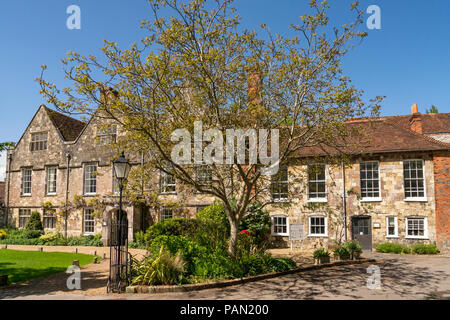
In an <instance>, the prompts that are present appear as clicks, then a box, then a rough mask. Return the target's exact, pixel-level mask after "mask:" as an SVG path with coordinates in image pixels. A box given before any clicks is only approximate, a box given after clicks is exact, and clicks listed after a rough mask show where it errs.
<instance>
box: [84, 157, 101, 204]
mask: <svg viewBox="0 0 450 320" xmlns="http://www.w3.org/2000/svg"><path fill="white" fill-rule="evenodd" d="M90 167H95V170H94V171H93V172H90V175H92V174H93V173H94V174H95V176H94V178H92V176H90V177H87V174H88V168H90ZM97 171H98V165H97V164H96V163H87V164H85V165H84V170H83V194H84V195H87V196H90V195H96V194H97ZM92 181H94V182H95V192H92V191H90V190H91V188H89V192H86V190H87V187H88V185H89V186H91V185H90V183H92ZM88 183H89V184H88Z"/></svg>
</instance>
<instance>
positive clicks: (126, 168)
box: [109, 152, 131, 292]
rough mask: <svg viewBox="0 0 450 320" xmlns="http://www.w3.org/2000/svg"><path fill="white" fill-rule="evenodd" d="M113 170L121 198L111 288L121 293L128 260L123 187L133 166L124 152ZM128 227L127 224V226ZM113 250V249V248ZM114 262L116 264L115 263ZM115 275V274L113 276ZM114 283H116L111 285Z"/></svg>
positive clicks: (112, 258) (111, 257)
mask: <svg viewBox="0 0 450 320" xmlns="http://www.w3.org/2000/svg"><path fill="white" fill-rule="evenodd" d="M113 168H114V175H115V177H116V178H117V180H118V183H119V190H120V198H119V214H118V220H117V230H116V231H117V233H116V235H117V239H116V242H115V243H111V247H112V245H114V246H115V247H116V248H115V250H114V254H113V252H112V250H111V256H110V259H111V260H110V284H109V286H111V287H112V288H111V289H112V290H113V291H119V292H120V291H121V289H122V288H121V287H122V279H121V277H122V266H123V263H124V262H125V265H126V259H127V254H128V253H127V252H126V251H125V252H123V250H122V248H121V247H122V244H123V241H122V240H123V239H122V237H123V234H124V230H122V229H123V227H124V223H123V221H122V220H123V217H122V215H123V212H122V191H123V186H124V182H125V180H126V179H127V178H128V174H129V173H130V170H131V165H130V163H129V162H128V160H127V159H126V158H125V154H124V152H122V155H121V156H120V158H119V159H117V160H115V161H113ZM125 227H126V224H125ZM111 231H112V226H111ZM112 240H113V239H112V233H111V242H112ZM111 249H112V248H111ZM123 253H125V257H122V254H123ZM122 258H124V259H125V261H121V260H122ZM113 261H114V262H113ZM112 273H115V274H112ZM112 281H114V282H115V283H111V282H112Z"/></svg>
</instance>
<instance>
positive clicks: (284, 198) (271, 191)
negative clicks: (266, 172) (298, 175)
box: [270, 164, 289, 202]
mask: <svg viewBox="0 0 450 320" xmlns="http://www.w3.org/2000/svg"><path fill="white" fill-rule="evenodd" d="M281 168H286V171H287V172H286V174H287V180H286V181H283V180H276V181H274V180H273V179H275V178H276V177H277V176H278V174H276V175H273V176H272V177H271V181H270V195H271V197H272V201H273V202H288V201H289V166H288V165H287V164H286V165H280V168H279V169H280V170H281ZM274 184H278V185H280V184H286V185H287V195H286V197H281V196H280V195H281V193H274V192H273V189H272V186H273V185H274ZM274 195H277V197H274Z"/></svg>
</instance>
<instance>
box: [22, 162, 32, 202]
mask: <svg viewBox="0 0 450 320" xmlns="http://www.w3.org/2000/svg"><path fill="white" fill-rule="evenodd" d="M26 172H29V173H30V174H29V179H28V180H25V178H26V177H28V175H26V174H25V173H26ZM26 183H27V184H28V183H29V188H27V190H26V191H29V192H25V184H26ZM32 186H33V169H31V168H24V169H22V196H31V192H32Z"/></svg>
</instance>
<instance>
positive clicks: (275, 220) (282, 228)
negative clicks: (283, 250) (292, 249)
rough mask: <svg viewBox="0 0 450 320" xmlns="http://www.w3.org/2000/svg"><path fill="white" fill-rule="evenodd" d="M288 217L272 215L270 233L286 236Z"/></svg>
mask: <svg viewBox="0 0 450 320" xmlns="http://www.w3.org/2000/svg"><path fill="white" fill-rule="evenodd" d="M288 220H289V218H288V217H283V216H281V217H272V234H273V235H275V236H288V235H289V226H288Z"/></svg>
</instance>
